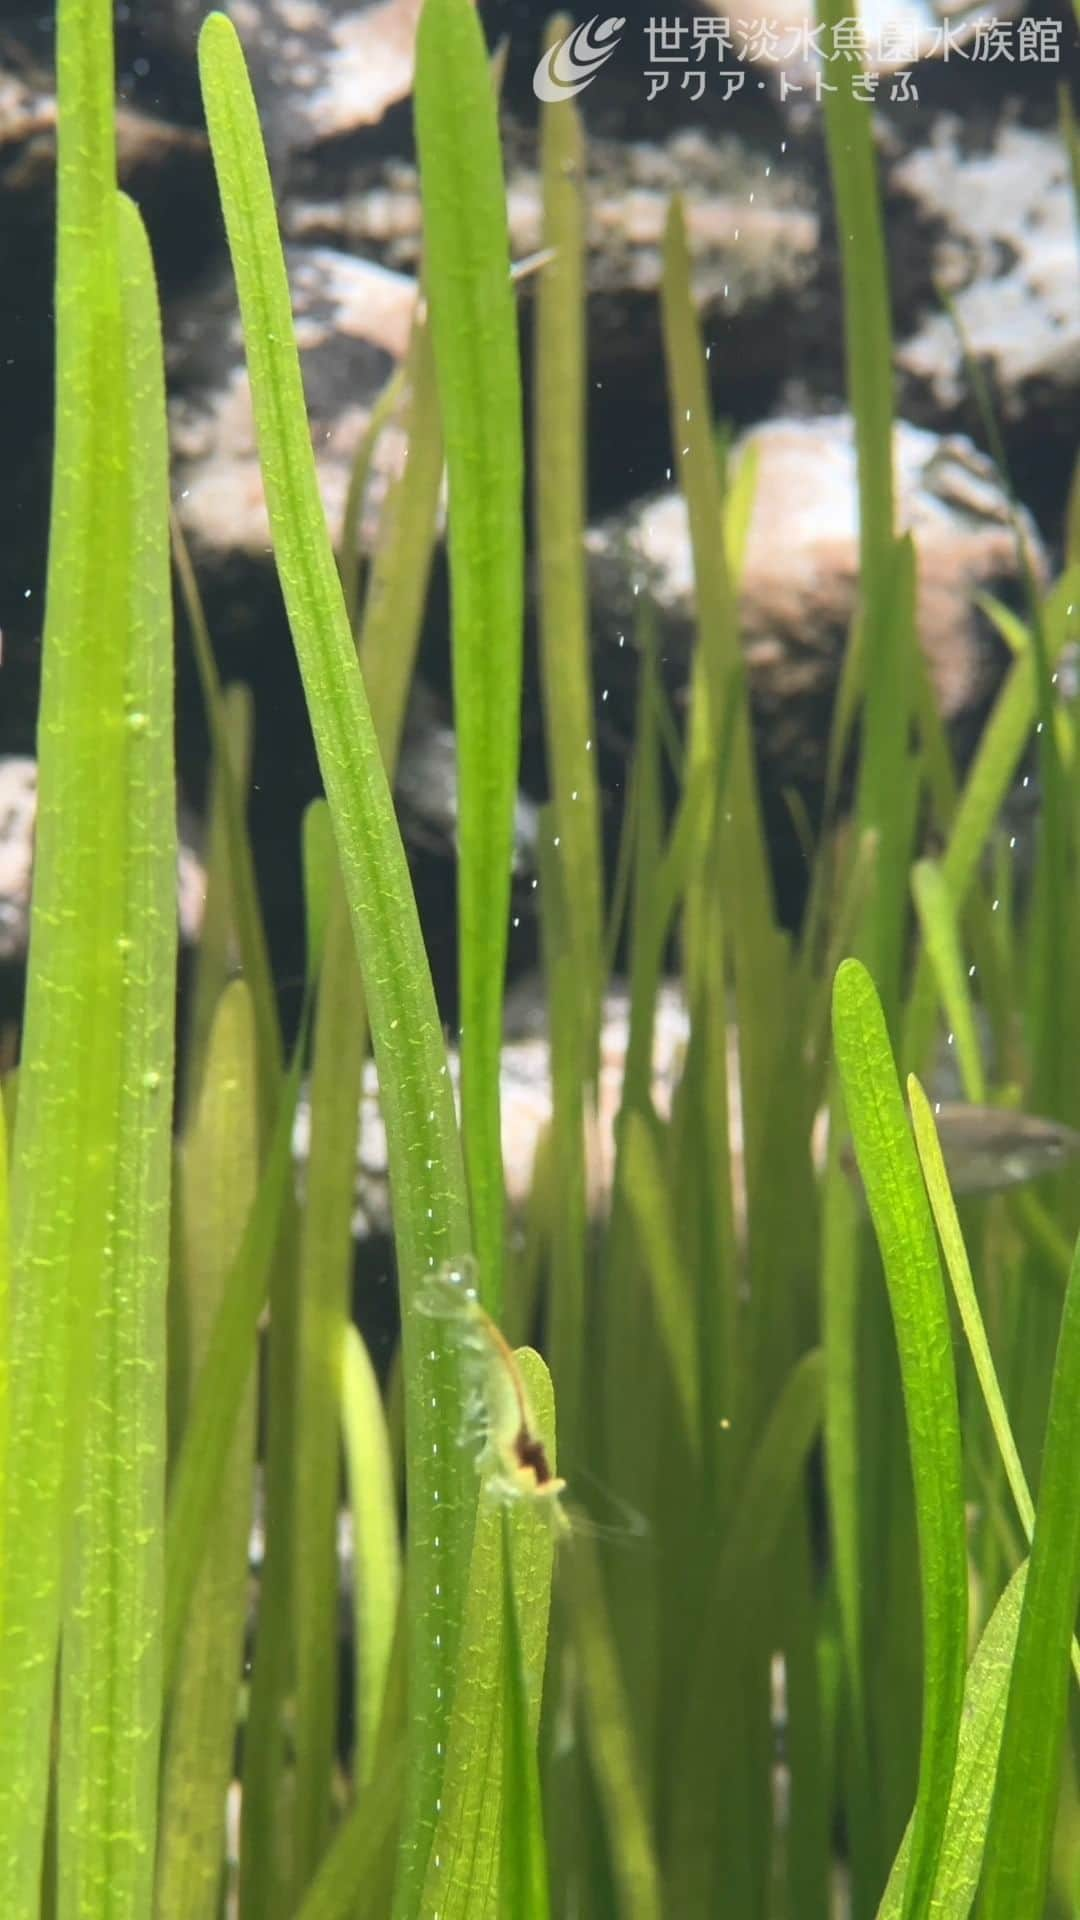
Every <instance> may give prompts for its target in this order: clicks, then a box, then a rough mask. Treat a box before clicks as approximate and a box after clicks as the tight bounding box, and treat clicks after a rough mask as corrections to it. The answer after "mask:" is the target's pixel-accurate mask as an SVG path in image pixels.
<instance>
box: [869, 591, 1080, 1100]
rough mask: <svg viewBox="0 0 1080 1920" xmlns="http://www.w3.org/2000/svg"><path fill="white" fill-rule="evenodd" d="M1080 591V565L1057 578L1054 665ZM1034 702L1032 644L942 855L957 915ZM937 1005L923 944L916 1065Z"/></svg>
mask: <svg viewBox="0 0 1080 1920" xmlns="http://www.w3.org/2000/svg"><path fill="white" fill-rule="evenodd" d="M1078 598H1080V568H1076V569H1070V571H1069V572H1068V573H1067V574H1065V575H1063V576H1062V579H1061V580H1060V581H1059V582H1058V584H1057V586H1056V587H1055V589H1054V591H1053V593H1052V594H1051V595H1050V598H1049V601H1048V604H1047V606H1046V608H1045V609H1044V621H1045V628H1046V645H1047V653H1048V657H1049V662H1050V665H1051V667H1053V666H1054V665H1056V662H1057V659H1058V655H1059V654H1060V651H1061V648H1062V647H1063V646H1064V644H1065V641H1066V638H1067V637H1068V632H1069V619H1070V612H1071V608H1072V605H1073V603H1074V601H1076V600H1077V599H1078ZM1036 705H1037V685H1036V675H1035V665H1034V661H1033V659H1032V656H1031V651H1030V649H1029V650H1028V651H1027V652H1026V653H1025V654H1024V656H1023V658H1022V659H1020V660H1017V661H1015V662H1014V664H1013V666H1011V667H1010V669H1009V672H1008V675H1007V676H1006V679H1005V683H1004V685H1003V687H1002V689H1001V691H1000V693H999V694H998V697H997V700H996V701H995V703H994V710H993V712H992V714H991V715H990V718H989V720H988V721H987V723H986V726H985V728H984V729H983V733H982V738H981V739H980V742H979V747H978V751H977V753H976V755H975V758H974V760H973V761H972V764H971V768H970V771H969V773H968V777H967V780H966V781H965V783H964V789H963V792H962V794H961V796H960V801H959V804H958V806H957V809H956V812H955V814H954V816H953V821H952V826H951V828H950V831H949V838H948V843H947V845H946V848H945V852H944V854H943V855H942V859H941V871H942V877H943V879H944V880H945V882H946V885H947V886H948V889H949V894H950V897H951V899H952V904H953V911H954V913H956V914H957V915H959V914H961V913H962V912H963V910H964V908H965V907H966V905H967V903H968V898H969V895H970V892H971V888H972V884H973V882H974V880H975V877H976V874H977V872H978V863H979V860H980V858H981V856H982V852H983V849H984V847H985V845H986V842H987V840H988V838H989V835H990V830H991V827H992V825H993V822H994V819H995V817H996V815H997V813H998V811H999V809H1000V807H1001V803H1002V801H1003V800H1004V798H1005V795H1006V793H1007V791H1008V788H1009V785H1010V782H1011V781H1012V780H1013V778H1014V776H1015V773H1016V769H1017V766H1018V764H1019V761H1020V756H1021V754H1022V753H1023V750H1024V743H1025V741H1026V740H1027V738H1028V735H1029V734H1030V732H1031V729H1032V726H1033V725H1034V722H1035V713H1036ZM935 1012H936V1008H935V1000H934V983H933V971H932V968H931V963H930V959H929V955H928V954H926V953H925V952H924V953H921V954H920V956H919V960H918V962H917V965H916V968H915V974H914V978H913V980H912V984H911V989H910V992H909V995H908V1003H907V1008H906V1013H905V1020H904V1043H903V1047H902V1049H901V1057H902V1059H903V1061H904V1063H905V1064H906V1065H907V1066H909V1067H911V1068H912V1069H913V1070H914V1071H916V1072H918V1071H920V1070H921V1068H922V1067H923V1065H924V1064H925V1061H926V1058H927V1054H928V1052H929V1049H930V1046H931V1044H932V1041H933V1033H934V1017H935Z"/></svg>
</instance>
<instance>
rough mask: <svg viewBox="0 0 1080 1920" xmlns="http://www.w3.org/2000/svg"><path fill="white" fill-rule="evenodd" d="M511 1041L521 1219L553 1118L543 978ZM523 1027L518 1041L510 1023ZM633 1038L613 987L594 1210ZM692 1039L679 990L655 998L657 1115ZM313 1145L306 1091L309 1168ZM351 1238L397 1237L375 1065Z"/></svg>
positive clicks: (511, 1193)
mask: <svg viewBox="0 0 1080 1920" xmlns="http://www.w3.org/2000/svg"><path fill="white" fill-rule="evenodd" d="M507 1015H508V1038H507V1040H506V1043H505V1045H504V1047H503V1051H502V1147H503V1167H504V1172H505V1177H506V1192H507V1199H508V1201H509V1204H510V1206H511V1208H512V1209H514V1210H515V1211H520V1210H521V1209H522V1208H523V1207H524V1205H525V1203H526V1201H527V1199H528V1197H529V1192H530V1190H531V1187H532V1176H533V1165H534V1162H535V1159H536V1151H537V1148H538V1146H539V1144H540V1140H541V1137H542V1135H543V1133H544V1130H545V1128H546V1127H547V1126H548V1125H549V1123H550V1120H551V1063H550V1055H549V1048H548V1042H547V1037H546V1033H545V1032H544V1029H543V1018H544V1016H543V997H542V988H541V987H540V984H539V981H538V980H537V979H536V978H535V977H531V978H530V979H529V981H528V983H519V986H518V989H517V993H516V997H515V1000H514V1002H513V1003H512V1004H511V1005H508V1008H507ZM511 1021H512V1022H513V1023H514V1024H515V1025H524V1027H525V1028H526V1031H525V1032H524V1034H522V1035H521V1036H520V1037H517V1036H515V1035H514V1034H513V1033H512V1032H511V1031H510V1030H509V1027H510V1022H511ZM629 1030H630V1002H629V996H628V994H627V991H626V989H625V987H616V988H613V989H612V990H611V991H610V992H609V993H608V994H607V995H606V996H605V999H604V1006H603V1025H602V1034H601V1056H600V1058H601V1065H600V1095H599V1102H598V1111H597V1118H596V1123H595V1125H594V1126H592V1127H591V1128H590V1129H589V1134H588V1142H587V1155H588V1160H587V1172H588V1199H589V1205H590V1208H591V1209H592V1210H593V1211H594V1212H599V1211H601V1210H602V1208H603V1206H604V1204H605V1201H606V1197H607V1196H608V1194H609V1193H610V1190H611V1174H612V1168H613V1166H614V1151H615V1148H614V1131H613V1129H614V1121H615V1116H616V1114H617V1112H618V1109H619V1100H620V1097H621V1093H622V1077H623V1065H624V1062H625V1057H626V1044H627V1038H628V1035H629ZM688 1032H689V1027H688V1021H687V1016H686V1010H685V1006H684V1004H683V1000H682V994H681V990H680V989H679V987H678V986H677V985H676V984H674V983H672V982H665V983H664V984H663V985H662V986H661V988H660V992H659V994H658V996H657V1002H656V1023H655V1031H654V1045H653V1075H654V1077H653V1099H654V1101H655V1103H656V1108H657V1111H658V1113H660V1114H661V1116H662V1117H666V1116H667V1115H668V1114H669V1113H670V1111H671V1096H672V1094H673V1092H674V1089H675V1084H676V1081H677V1079H678V1075H679V1072H680V1070H681V1066H682V1059H683V1054H684V1051H685V1047H686V1039H687V1035H688ZM447 1060H448V1064H449V1069H450V1078H451V1083H452V1085H453V1089H454V1099H455V1101H457V1100H458V1098H459V1074H460V1063H459V1059H458V1054H457V1050H456V1048H453V1047H450V1048H448V1049H447ZM310 1137H311V1110H310V1108H309V1106H308V1104H307V1095H306V1092H305V1094H304V1096H303V1097H302V1099H301V1100H300V1103H299V1105H298V1107H297V1110H296V1123H295V1126H294V1128H293V1157H294V1160H295V1161H296V1163H297V1166H298V1168H300V1169H302V1168H303V1166H304V1165H305V1163H306V1160H307V1153H308V1143H309V1141H310ZM353 1231H354V1233H355V1234H356V1236H357V1237H358V1238H365V1237H367V1236H368V1235H372V1234H380V1235H381V1234H385V1233H388V1232H389V1231H390V1192H389V1183H388V1180H387V1172H386V1130H385V1128H384V1126H383V1122H382V1115H381V1113H380V1111H379V1080H378V1075H377V1073H376V1071H375V1063H374V1061H373V1060H370V1059H369V1060H368V1061H367V1063H366V1065H365V1068H364V1089H363V1096H362V1099H361V1105H360V1122H359V1131H358V1137H357V1162H356V1212H355V1214H354V1217H353Z"/></svg>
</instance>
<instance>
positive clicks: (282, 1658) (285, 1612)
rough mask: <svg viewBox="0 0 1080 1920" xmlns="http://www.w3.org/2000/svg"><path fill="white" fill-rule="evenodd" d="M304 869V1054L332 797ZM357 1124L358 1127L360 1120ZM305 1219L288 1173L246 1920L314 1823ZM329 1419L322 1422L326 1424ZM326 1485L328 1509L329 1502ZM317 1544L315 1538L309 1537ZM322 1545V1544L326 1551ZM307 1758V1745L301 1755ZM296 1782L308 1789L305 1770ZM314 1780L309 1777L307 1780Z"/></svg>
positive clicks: (275, 1897) (271, 1351) (273, 1290)
mask: <svg viewBox="0 0 1080 1920" xmlns="http://www.w3.org/2000/svg"><path fill="white" fill-rule="evenodd" d="M301 850H302V856H303V876H304V932H305V942H304V951H305V977H304V998H303V1002H302V1007H301V1019H300V1034H299V1037H298V1040H297V1045H296V1055H297V1058H300V1057H301V1056H302V1055H303V1053H304V1051H305V1049H306V1040H307V1032H308V1026H309V1020H310V1013H311V1007H312V1003H313V1000H314V996H315V989H316V983H317V981H318V980H319V978H320V974H321V968H322V957H323V949H324V945H325V939H326V927H327V917H328V910H329V900H330V895H331V891H332V888H331V876H332V874H333V870H334V865H335V859H334V842H333V834H332V832H331V827H330V816H329V812H328V809H327V805H326V802H325V800H313V801H311V803H310V804H309V806H307V807H306V808H305V810H304V815H303V821H302V832H301ZM350 1132H351V1128H350ZM299 1241H300V1220H299V1208H298V1205H297V1201H296V1194H295V1188H294V1186H293V1183H292V1181H291V1180H286V1182H285V1187H284V1191H283V1194H282V1199H281V1214H280V1228H279V1232H278V1236H277V1242H276V1245H275V1248H274V1256H273V1259H272V1261H271V1264H270V1285H269V1299H268V1304H269V1309H270V1326H269V1341H268V1343H264V1351H265V1353H266V1359H265V1364H264V1369H263V1373H264V1381H265V1403H264V1404H265V1411H264V1417H263V1422H262V1425H263V1434H262V1455H263V1489H264V1503H263V1513H264V1528H265V1541H266V1548H265V1553H264V1556H263V1564H262V1573H261V1577H260V1582H259V1631H258V1635H257V1637H256V1641H255V1659H254V1664H253V1666H252V1671H251V1684H250V1688H249V1690H248V1694H247V1715H246V1723H245V1739H244V1765H243V1772H242V1775H241V1781H240V1793H241V1804H242V1807H243V1820H242V1822H241V1827H240V1886H239V1899H240V1913H241V1916H242V1920H248V1917H249V1916H257V1920H275V1916H278V1915H282V1916H283V1915H285V1914H286V1913H288V1912H291V1909H292V1905H293V1879H294V1871H293V1868H294V1854H295V1847H294V1841H295V1840H296V1838H297V1836H298V1834H303V1833H304V1832H305V1831H306V1829H305V1825H304V1815H305V1813H306V1812H307V1806H306V1803H305V1804H304V1805H303V1806H301V1805H299V1804H298V1814H299V1818H298V1819H297V1821H296V1822H295V1823H294V1824H291V1823H289V1822H288V1821H286V1820H283V1819H282V1817H281V1808H282V1794H283V1785H284V1781H285V1779H286V1777H287V1767H288V1754H287V1744H286V1743H287V1729H288V1725H289V1722H290V1720H295V1715H296V1660H295V1658H294V1652H295V1650H296V1628H295V1601H296V1598H297V1594H298V1589H299V1582H298V1580H297V1578H296V1570H295V1558H296V1548H295V1545H294V1531H295V1527H296V1524H297V1521H298V1518H299V1515H298V1508H297V1499H296V1494H297V1486H296V1465H297V1461H298V1457H299V1454H300V1450H301V1442H300V1440H299V1437H298V1423H299V1419H300V1418H301V1416H302V1414H303V1413H306V1411H307V1406H306V1403H305V1404H304V1405H303V1406H301V1404H300V1392H299V1382H300V1374H299V1364H298V1357H297V1356H298V1349H299V1347H300V1343H301V1339H302V1330H301V1324H300V1302H299V1298H298V1289H297V1275H298V1271H299V1267H300V1256H299V1251H298V1249H299ZM320 1424H321V1422H320ZM324 1501H325V1493H323V1495H322V1500H321V1501H319V1502H318V1503H317V1504H318V1507H319V1508H320V1509H321V1507H322V1504H323V1502H324ZM303 1544H304V1545H308V1544H310V1539H309V1540H308V1541H305V1542H303ZM316 1553H317V1549H316ZM310 1708H311V1696H310V1693H309V1694H308V1696H307V1698H306V1699H305V1701H304V1710H305V1714H306V1722H307V1723H306V1726H305V1729H304V1732H305V1750H304V1754H303V1763H302V1764H303V1770H304V1772H305V1774H307V1773H309V1771H310V1769H309V1765H308V1763H309V1762H310V1759H311V1751H310V1748H309V1746H308V1744H307V1738H306V1736H308V1735H310V1733H311V1716H310ZM297 1758H298V1759H299V1753H298V1754H297ZM292 1784H293V1789H294V1794H295V1796H296V1798H297V1801H298V1802H299V1801H300V1798H301V1795H302V1791H303V1790H302V1788H301V1783H300V1781H299V1780H298V1778H297V1773H296V1770H295V1769H294V1771H293V1774H292ZM306 1785H307V1781H306V1780H305V1781H304V1786H305V1787H306Z"/></svg>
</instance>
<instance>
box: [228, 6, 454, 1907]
mask: <svg viewBox="0 0 1080 1920" xmlns="http://www.w3.org/2000/svg"><path fill="white" fill-rule="evenodd" d="M199 51H200V66H201V72H202V80H203V90H204V96H205V101H206V109H207V120H208V125H209V128H210V136H211V145H212V149H213V154H214V162H215V166H216V167H217V170H218V179H219V185H220V188H221V195H222V204H223V206H224V209H225V218H226V227H227V230H228V234H229V243H230V247H231V250H232V255H233V264H234V270H235V272H236V277H237V286H238V290H239V294H240V306H241V313H242V316H243V321H244V336H245V345H246V351H247V356H248V369H249V374H250V379H251V388H252V396H253V402H254V409H255V418H256V425H257V429H258V436H259V448H260V457H261V460H262V463H263V478H264V483H265V487H266V495H267V503H268V507H269V511H270V522H271V528H272V531H273V537H274V544H275V552H276V556H277V563H278V569H279V573H280V576H281V582H282V587H283V590H284V595H285V603H286V608H287V611H288V614H289V620H290V624H291V627H292V631H293V637H294V641H295V644H296V649H297V655H298V658H299V661H300V668H301V673H302V676H303V680H304V687H305V693H306V696H307V701H308V707H309V711H310V713H311V716H312V723H313V726H314V730H315V737H316V745H317V748H318V752H319V761H320V766H321V768H322V773H323V778H324V780H325V783H326V790H327V797H328V800H329V803H330V810H331V815H332V817H333V822H334V831H335V835H336V838H337V843H338V853H339V857H340V859H341V864H342V874H343V878H344V882H345V891H346V896H347V898H348V901H349V908H350V913H351V916H352V921H353V931H354V936H355V938H356V943H357V951H358V953H359V956H360V965H361V970H362V973H363V977H364V993H365V999H366V1002H367V1008H368V1016H369V1020H370V1024H371V1034H372V1040H373V1044H374V1049H375V1057H376V1064H377V1066H378V1071H379V1087H380V1097H381V1101H382V1107H383V1113H384V1117H385V1121H386V1134H387V1149H388V1157H389V1168H390V1180H391V1188H392V1192H393V1199H394V1225H395V1237H396V1243H397V1254H398V1271H399V1277H400V1284H401V1293H402V1301H403V1308H404V1311H403V1345H404V1372H405V1395H406V1410H407V1418H406V1437H407V1448H408V1479H409V1517H410V1570H409V1587H408V1594H409V1610H410V1611H409V1617H410V1623H411V1625H410V1649H409V1675H410V1685H411V1687H412V1690H413V1692H412V1702H413V1710H412V1716H411V1717H412V1726H413V1731H414V1734H415V1736H416V1737H415V1738H414V1739H413V1741H412V1742H411V1743H410V1754H409V1757H410V1772H409V1791H408V1807H407V1811H406V1822H405V1837H404V1841H403V1845H402V1863H401V1881H400V1887H399V1893H398V1909H397V1910H398V1912H399V1913H400V1914H402V1915H413V1914H414V1913H415V1911H416V1904H417V1901H418V1898H419V1892H420V1887H421V1884H422V1879H423V1874H424V1871H425V1867H426V1860H427V1852H428V1848H429V1845H430V1836H431V1833H432V1830H433V1826H434V1821H435V1818H436V1802H437V1800H438V1797H439V1788H440V1781H441V1778H442V1771H443V1753H444V1748H445V1738H446V1731H447V1723H448V1717H449V1712H450V1703H451V1699H452V1688H453V1673H454V1660H455V1651H456V1645H457V1638H458V1633H459V1630H460V1625H461V1619H462V1612H463V1606H464V1593H465V1581H466V1574H467V1565H468V1552H469V1544H470V1539H471V1533H472V1523H473V1515H474V1510H475V1487H474V1485H473V1481H472V1475H471V1472H470V1469H469V1465H468V1462H467V1461H466V1460H465V1459H464V1457H463V1454H462V1450H461V1449H460V1448H459V1447H457V1446H456V1444H455V1443H456V1438H457V1434H458V1432H459V1431H460V1420H461V1407H460V1398H459V1395H460V1382H459V1380H458V1376H457V1370H456V1368H455V1366H454V1355H453V1353H452V1350H451V1342H450V1340H449V1337H448V1336H446V1335H445V1334H444V1332H443V1330H442V1328H440V1327H439V1325H438V1323H433V1322H432V1321H431V1319H430V1318H429V1317H426V1316H423V1315H420V1314H418V1313H417V1312H416V1310H415V1307H414V1294H415V1290H416V1288H417V1286H418V1285H419V1284H420V1283H421V1282H422V1281H423V1279H424V1278H425V1276H426V1275H427V1274H428V1273H429V1272H430V1270H431V1268H432V1267H434V1266H435V1265H437V1264H438V1263H439V1262H440V1261H442V1260H445V1259H450V1258H460V1256H461V1254H462V1253H463V1252H465V1251H467V1250H468V1248H469V1245H470V1230H469V1218H468V1204H467V1199H466V1193H465V1181H464V1172H463V1168H462V1162H461V1150H460V1143H459V1140H458V1134H457V1126H456V1121H455V1116H454V1108H453V1101H452V1098H451V1093H450V1085H449V1078H448V1074H447V1068H446V1057H445V1051H444V1047H443V1043H442V1038H441V1034H440V1029H439V1022H438V1016H437V1012H436V1008H435V1001H434V994H433V992H432V987H431V977H430V973H429V970H428V965H427V959H426V955H425V953H424V946H423V939H422V936H421V932H420V927H419V922H418V920H417V915H416V905H415V901H414V899H413V895H412V889H411V886H410V883H409V875H408V867H407V863H406V860H405V853H404V849H403V847H402V844H401V836H400V834H399V832H398V828H397V823H396V821H395V819H394V813H393V806H392V803H391V798H390V792H389V789H388V786H387V783H386V777H385V774H384V772H383V768H382V765H381V761H380V756H379V748H378V742H377V740H376V738H375V734H374V730H373V727H372V723H371V715H370V712H369V709H368V705H367V700H366V698H365V694H364V687H363V682H362V680H361V676H360V671H359V667H358V665H357V661H356V655H355V650H354V647H353V643H352V635H351V633H350V630H349V623H348V618H347V615H346V611H345V604H344V600H343V598H342V593H341V584H340V580H339V577H338V573H337V568H336V566H335V564H334V557H333V553H332V550H331V547H330V542H329V538H328V536H327V532H326V527H325V523H324V521H323V515H322V505H321V501H320V497H319V490H318V483H317V480H316V475H315V465H314V458H313V455H312V448H311V438H310V434H309V431H308V426H307V420H306V416H305V412H304V398H303V386H302V382H301V378H300V367H299V361H298V357H297V352H296V345H295V341H294V338H293V332H292V315H291V311H290V304H289V289H288V282H287V279H286V275H285V265H284V260H283V257H282V252H281V242H280V239H279V236H278V232H277V223H276V216H275V211H274V198H273V188H272V185H271V181H270V175H269V171H268V168H267V164H266V155H265V152H264V149H263V143H262V138H261V133H260V129H259V123H258V116H257V113H256V109H255V102H254V99H253V98H252V94H251V87H250V83H249V81H248V77H247V72H246V69H245V67H244V60H243V55H242V53H241V50H240V45H239V42H238V40H237V38H236V34H235V31H234V29H233V28H232V26H231V25H230V23H229V22H228V21H227V20H226V19H225V18H224V17H223V16H222V15H220V14H215V15H212V16H211V18H210V19H209V20H208V21H207V22H206V25H205V26H204V28H203V31H202V35H201V38H200V49H199ZM432 1355H434V1358H432V1357H431V1356H432ZM421 1729H422V1733H421Z"/></svg>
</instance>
